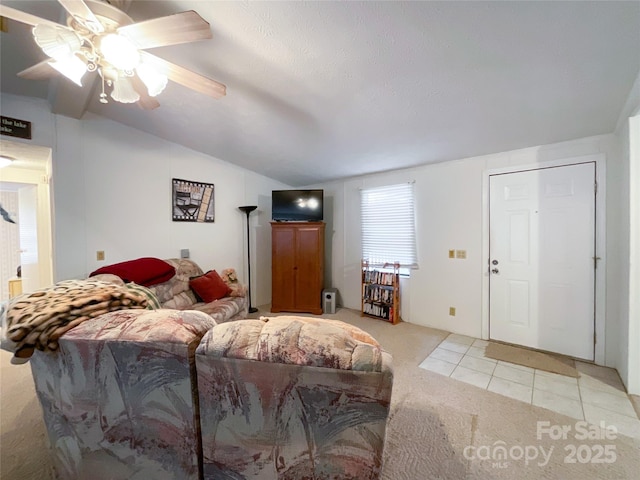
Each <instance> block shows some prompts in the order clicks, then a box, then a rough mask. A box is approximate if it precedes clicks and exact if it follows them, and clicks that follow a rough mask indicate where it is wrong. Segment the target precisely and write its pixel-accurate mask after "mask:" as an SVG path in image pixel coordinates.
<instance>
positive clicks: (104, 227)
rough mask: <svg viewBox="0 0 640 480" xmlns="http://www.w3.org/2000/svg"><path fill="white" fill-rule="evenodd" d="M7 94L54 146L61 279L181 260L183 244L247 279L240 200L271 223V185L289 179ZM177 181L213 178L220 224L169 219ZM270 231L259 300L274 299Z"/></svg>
mask: <svg viewBox="0 0 640 480" xmlns="http://www.w3.org/2000/svg"><path fill="white" fill-rule="evenodd" d="M1 100H2V112H3V115H7V116H11V117H16V118H20V119H24V120H29V121H31V122H32V123H33V132H34V140H33V141H34V144H38V145H42V146H50V147H52V149H53V160H52V177H53V180H52V192H53V203H54V206H53V210H54V214H53V219H54V220H53V221H54V227H53V229H54V251H55V254H54V258H55V264H54V269H55V274H54V279H55V280H56V281H58V280H62V279H67V278H82V277H85V276H86V275H88V274H89V273H90V272H92V271H93V270H95V269H96V268H99V267H100V266H103V265H108V264H110V263H115V262H120V261H124V260H129V259H132V258H138V257H143V256H153V257H159V258H169V257H178V256H179V255H180V249H182V248H188V249H189V250H190V253H191V258H192V259H193V260H194V261H195V262H197V263H198V264H199V265H200V266H201V267H202V268H203V269H204V270H207V269H212V268H215V269H223V268H227V267H233V268H236V270H238V273H239V275H240V278H241V281H246V268H245V264H246V236H245V235H246V233H245V232H246V224H245V218H246V217H245V214H244V213H242V212H241V211H240V210H238V206H240V205H247V204H256V205H257V204H260V205H261V211H259V212H258V213H257V214H256V213H254V214H253V215H255V216H256V218H258V219H259V220H258V221H259V222H261V224H262V225H264V224H265V223H266V224H267V225H268V222H267V221H266V220H265V219H266V218H269V219H270V211H267V209H269V210H270V197H271V190H272V189H277V188H287V186H286V185H283V184H282V183H280V182H276V181H274V180H271V179H269V178H266V177H263V176H261V175H258V174H256V173H253V172H250V171H248V170H246V169H243V168H240V167H237V166H235V165H232V164H230V163H228V162H224V161H222V160H219V159H216V158H213V157H210V156H207V155H204V154H202V153H199V152H195V151H193V150H190V149H187V148H185V147H182V146H179V145H175V144H173V143H170V142H167V141H165V140H163V139H161V138H158V137H154V136H152V135H148V134H146V133H143V132H140V131H138V130H135V129H131V128H128V127H125V126H123V125H121V124H119V123H116V122H112V121H110V120H106V119H103V118H101V117H98V116H95V115H92V114H89V113H88V114H85V116H84V117H83V119H82V120H73V119H69V118H66V117H62V116H57V115H51V114H50V113H48V106H47V104H46V102H34V101H33V100H32V99H26V98H23V97H16V96H12V95H2V97H1ZM125 108H126V107H125ZM172 178H182V179H186V180H194V181H202V182H207V183H213V184H214V185H215V222H214V223H195V222H194V223H190V222H173V221H172V220H171V179H172ZM267 198H269V201H268V202H267V200H266V199H267ZM267 204H268V206H266V205H267ZM254 228H257V227H254ZM270 238H271V237H270V236H268V237H265V236H264V235H261V236H260V238H259V239H257V238H256V236H255V235H254V236H253V242H252V243H253V244H254V246H253V248H252V253H253V255H252V267H253V266H256V268H252V276H253V277H254V280H253V283H252V288H253V291H252V294H253V297H254V298H253V304H254V305H260V304H264V303H269V302H270V299H271V289H270V284H271V270H270V251H271V244H270V242H271V240H270ZM257 240H258V241H259V243H256V242H257ZM267 242H268V243H267ZM98 250H103V251H104V252H105V255H106V258H105V260H104V261H98V260H96V251H98ZM265 252H268V257H269V259H268V263H266V262H265V259H264V256H265ZM267 267H268V268H267Z"/></svg>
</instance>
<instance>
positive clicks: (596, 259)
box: [591, 256, 600, 270]
mask: <svg viewBox="0 0 640 480" xmlns="http://www.w3.org/2000/svg"><path fill="white" fill-rule="evenodd" d="M591 258H593V269H594V270H595V269H596V268H598V260H600V257H598V256H595V257H591Z"/></svg>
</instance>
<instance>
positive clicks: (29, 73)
mask: <svg viewBox="0 0 640 480" xmlns="http://www.w3.org/2000/svg"><path fill="white" fill-rule="evenodd" d="M50 61H51V59H50V58H47V59H46V60H43V61H42V62H40V63H36V64H35V65H32V66H31V67H29V68H26V69H24V70H22V71H21V72H18V76H19V77H20V78H26V79H27V80H48V79H49V78H51V77H55V76H56V75H57V74H58V71H57V70H56V69H55V68H53V67H52V66H51V65H50V64H49V62H50Z"/></svg>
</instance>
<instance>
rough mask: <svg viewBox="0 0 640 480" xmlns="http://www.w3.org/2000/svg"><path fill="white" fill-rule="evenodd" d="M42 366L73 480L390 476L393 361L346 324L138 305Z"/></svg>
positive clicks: (81, 333)
mask: <svg viewBox="0 0 640 480" xmlns="http://www.w3.org/2000/svg"><path fill="white" fill-rule="evenodd" d="M31 367H32V372H33V377H34V379H35V385H36V391H37V394H38V397H39V400H40V403H41V406H42V409H43V413H44V420H45V424H46V427H47V431H48V436H49V440H50V444H51V452H52V455H53V457H54V463H55V466H56V470H57V474H58V476H59V478H60V479H65V480H73V479H77V480H84V479H87V480H89V479H91V480H106V479H111V480H125V479H127V480H128V479H145V480H146V479H154V480H195V479H203V478H204V479H218V478H220V479H223V478H229V479H246V478H263V479H281V480H285V479H291V480H294V479H295V480H298V479H305V478H317V479H326V480H329V479H331V480H338V479H340V480H348V479H377V478H379V475H380V471H381V464H382V451H383V446H384V438H385V429H386V422H387V418H388V414H389V405H390V397H391V389H392V380H393V373H392V369H391V357H390V356H389V355H388V354H387V353H386V352H384V351H383V350H382V349H381V347H380V346H379V345H378V343H377V342H376V341H375V340H374V339H373V338H372V337H370V336H369V335H368V334H366V333H365V332H363V331H362V330H360V329H358V328H356V327H353V326H350V325H348V324H346V323H343V322H339V321H336V320H326V319H318V318H303V317H271V318H262V319H260V320H238V321H235V322H226V323H219V324H216V321H215V320H214V319H213V318H212V317H211V316H209V315H207V314H205V313H204V312H203V311H197V310H175V309H164V308H163V309H160V310H145V309H136V310H126V309H125V310H119V311H113V312H110V313H107V314H104V315H100V316H98V317H95V318H91V319H89V320H87V321H85V322H83V323H81V324H80V325H78V326H77V327H75V328H73V329H71V330H70V331H68V332H67V333H65V334H64V335H63V336H62V337H61V338H60V340H59V348H58V350H57V351H55V352H43V351H39V350H36V351H35V353H34V354H33V356H32V358H31Z"/></svg>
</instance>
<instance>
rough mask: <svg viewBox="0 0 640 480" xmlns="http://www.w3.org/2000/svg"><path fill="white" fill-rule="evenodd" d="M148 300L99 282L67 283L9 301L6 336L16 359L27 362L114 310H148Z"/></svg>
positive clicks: (122, 287) (6, 313)
mask: <svg viewBox="0 0 640 480" xmlns="http://www.w3.org/2000/svg"><path fill="white" fill-rule="evenodd" d="M147 304H148V301H147V298H146V297H145V296H144V295H141V294H139V293H137V292H135V291H132V290H129V289H128V288H127V287H124V286H121V285H115V284H113V283H109V282H104V281H100V280H92V279H87V280H66V281H63V282H59V283H56V284H55V285H53V286H52V287H49V288H44V289H41V290H37V291H35V292H32V293H26V294H24V295H20V296H18V297H16V298H14V299H12V300H10V301H9V303H8V305H7V306H6V311H5V312H4V315H6V318H3V321H4V322H3V323H4V324H3V334H4V335H6V337H7V338H6V340H8V342H3V348H5V349H8V348H6V346H7V344H10V345H11V348H10V350H11V351H13V355H14V358H19V359H28V358H29V357H31V355H32V354H33V352H34V350H35V349H38V350H42V351H54V350H57V349H58V340H59V339H60V337H61V336H62V334H64V333H65V332H67V331H69V330H71V329H72V328H73V327H75V326H76V325H78V324H80V323H82V322H84V321H86V320H89V319H90V318H94V317H97V316H99V315H102V314H104V313H107V312H111V311H114V310H122V309H129V308H147Z"/></svg>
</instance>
